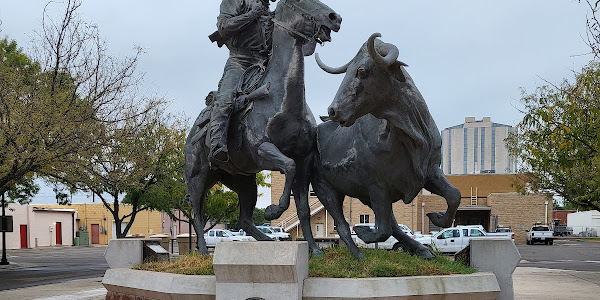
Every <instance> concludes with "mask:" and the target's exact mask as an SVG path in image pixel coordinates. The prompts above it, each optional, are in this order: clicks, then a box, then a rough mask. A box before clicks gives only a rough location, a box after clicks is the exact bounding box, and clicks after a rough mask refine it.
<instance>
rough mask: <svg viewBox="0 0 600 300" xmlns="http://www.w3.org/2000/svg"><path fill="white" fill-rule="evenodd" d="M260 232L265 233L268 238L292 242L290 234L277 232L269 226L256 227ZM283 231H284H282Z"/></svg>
mask: <svg viewBox="0 0 600 300" xmlns="http://www.w3.org/2000/svg"><path fill="white" fill-rule="evenodd" d="M256 228H258V230H260V231H262V232H264V233H265V234H266V235H267V236H268V237H270V238H272V239H274V240H276V241H289V240H291V238H290V234H289V233H287V232H277V231H275V230H273V228H271V227H268V226H256ZM282 231H283V230H282Z"/></svg>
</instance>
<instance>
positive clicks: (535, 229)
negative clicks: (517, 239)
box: [527, 225, 554, 245]
mask: <svg viewBox="0 0 600 300" xmlns="http://www.w3.org/2000/svg"><path fill="white" fill-rule="evenodd" d="M536 242H540V243H544V244H546V245H548V244H550V245H552V244H554V233H553V232H552V230H550V227H548V226H546V225H533V226H532V227H531V229H530V230H527V245H533V244H534V243H536Z"/></svg>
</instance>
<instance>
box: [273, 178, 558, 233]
mask: <svg viewBox="0 0 600 300" xmlns="http://www.w3.org/2000/svg"><path fill="white" fill-rule="evenodd" d="M271 176H272V177H271V203H273V204H277V203H278V202H279V197H280V196H281V194H282V193H283V185H284V182H285V177H284V175H281V174H280V173H278V172H272V173H271ZM446 177H447V178H448V180H449V181H450V183H452V185H454V186H455V187H456V188H458V189H459V190H460V192H461V203H460V206H459V208H458V212H457V213H456V217H455V219H454V225H482V226H483V227H484V228H485V229H486V230H488V231H495V230H496V228H497V227H510V228H511V229H512V231H514V232H515V242H517V243H525V238H526V236H527V232H526V231H525V230H527V229H529V228H530V227H531V225H532V224H534V223H537V222H539V223H546V224H548V223H550V222H551V221H552V220H551V218H552V199H551V198H550V199H548V198H546V197H545V196H544V195H527V196H526V195H521V194H519V193H517V192H516V190H515V188H514V187H513V183H514V182H515V181H516V180H519V178H518V175H516V174H474V175H448V176H446ZM309 206H310V212H311V226H312V230H313V235H314V236H315V237H316V238H333V237H335V236H336V234H337V231H336V228H337V227H336V226H337V224H335V223H334V221H333V218H332V217H331V215H330V214H329V213H328V212H327V210H325V208H324V207H323V205H322V204H321V202H320V201H319V199H317V197H316V196H315V195H314V194H313V193H311V195H310V196H309ZM446 208H447V205H446V200H445V199H444V198H442V197H440V196H437V195H433V194H431V193H430V192H428V191H427V190H423V191H421V193H420V194H419V195H418V196H417V197H415V199H413V201H412V202H411V203H409V204H404V203H403V202H402V201H397V202H396V203H394V204H393V205H392V209H393V211H394V215H395V216H396V220H397V221H398V222H399V223H401V224H404V225H407V226H408V227H410V229H412V230H413V231H420V232H423V233H429V232H430V231H437V230H439V228H438V227H436V226H434V225H433V224H432V223H430V222H429V218H427V213H430V212H439V211H442V212H443V211H446ZM343 211H344V217H345V219H346V221H347V222H348V223H349V224H350V225H351V226H352V225H354V224H357V223H373V222H375V214H374V213H373V211H372V210H371V209H370V208H369V207H367V206H366V205H363V204H362V203H361V202H360V201H359V200H358V199H356V198H350V197H346V199H345V201H344V205H343ZM271 225H272V226H279V227H282V228H283V229H284V230H285V231H286V232H289V233H290V236H291V237H292V238H293V239H300V238H302V230H301V229H300V228H299V226H298V225H299V221H298V216H297V215H296V207H295V204H294V200H293V198H292V201H291V204H290V208H289V209H288V210H286V211H285V212H284V213H283V215H282V216H281V217H280V218H279V219H275V220H273V221H272V222H271Z"/></svg>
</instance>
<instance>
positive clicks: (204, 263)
mask: <svg viewBox="0 0 600 300" xmlns="http://www.w3.org/2000/svg"><path fill="white" fill-rule="evenodd" d="M362 250H363V252H364V253H365V255H366V256H367V259H365V260H361V261H357V260H355V259H353V258H352V257H351V256H350V253H349V252H348V249H346V248H345V247H332V248H326V249H323V251H324V252H325V255H324V257H323V258H314V257H312V258H310V260H309V261H308V264H309V276H311V277H330V278H365V277H400V276H428V275H450V274H471V273H474V272H475V270H473V269H472V268H469V267H467V266H465V265H463V264H461V263H459V262H455V261H452V260H450V259H449V258H448V257H445V256H443V255H437V257H436V258H434V259H431V260H425V259H421V258H419V257H416V256H411V255H409V254H408V253H406V252H401V251H388V250H375V249H362ZM134 269H136V270H146V271H154V272H166V273H175V274H185V275H214V271H213V268H212V256H208V255H200V254H198V253H197V252H194V253H192V254H188V255H185V256H181V257H179V258H177V259H176V260H175V261H172V262H149V263H144V264H141V265H137V266H135V267H134Z"/></svg>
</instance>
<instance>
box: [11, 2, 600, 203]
mask: <svg viewBox="0 0 600 300" xmlns="http://www.w3.org/2000/svg"><path fill="white" fill-rule="evenodd" d="M220 2H221V1H217V0H204V1H198V0H195V1H192V0H185V1H181V0H180V1H164V0H163V1H154V0H118V1H117V0H102V1H99V0H98V1H92V0H86V1H84V4H83V5H82V7H81V13H82V17H83V19H84V20H86V21H87V22H90V23H95V24H97V25H98V27H99V29H100V33H101V35H102V37H103V38H104V39H105V40H106V42H107V45H108V48H109V51H110V53H112V54H113V55H116V56H121V57H122V56H124V55H128V54H133V48H134V47H135V46H141V47H143V48H144V49H145V51H146V54H145V55H144V56H143V57H142V59H141V61H140V64H139V71H141V72H144V73H145V86H144V90H145V91H146V92H148V93H155V92H158V93H159V94H161V95H164V96H165V97H166V98H167V99H169V100H171V104H170V111H171V112H173V113H179V114H181V115H185V116H186V117H187V118H188V119H190V120H193V119H195V117H196V116H197V114H198V113H199V112H200V111H201V110H202V108H204V97H205V96H206V95H207V94H208V92H209V91H211V90H215V89H216V87H217V84H218V81H219V79H220V77H221V75H222V70H223V66H224V63H225V60H226V59H227V56H228V51H227V49H226V48H218V47H217V46H216V45H215V44H211V43H210V41H209V39H208V37H207V36H208V35H209V34H211V33H212V32H213V31H214V30H215V29H216V26H215V23H216V17H217V15H218V13H219V4H220ZM324 2H325V3H326V4H328V5H329V6H330V7H331V8H333V9H334V10H336V11H337V12H338V13H339V14H340V15H341V16H342V18H343V22H342V29H341V30H340V32H338V33H332V39H333V41H332V42H330V43H326V44H325V46H324V47H317V52H319V54H320V55H321V58H322V59H323V60H324V61H325V62H326V63H327V64H329V65H332V66H338V65H342V64H345V63H346V62H347V61H349V60H350V59H351V58H352V57H354V55H355V54H356V52H357V51H358V49H359V47H360V46H361V45H362V44H363V43H364V42H365V41H366V39H367V38H368V37H369V36H370V35H371V34H372V33H373V32H380V33H381V34H382V40H383V41H385V42H388V43H392V44H395V45H396V46H398V48H399V50H400V58H399V59H400V60H402V61H403V62H405V63H407V64H408V65H409V67H408V68H407V71H408V72H409V73H410V74H411V77H412V78H413V80H414V81H415V83H416V85H417V87H418V88H419V90H420V91H421V93H422V94H423V96H424V98H425V100H426V101H427V103H428V106H429V109H430V111H431V113H432V115H433V118H434V120H435V121H436V123H437V126H438V128H439V129H440V130H442V129H444V128H447V127H450V126H454V125H457V124H461V123H463V122H464V118H465V117H466V116H473V117H476V118H477V119H481V118H482V117H484V116H489V117H491V118H492V121H493V122H497V123H503V124H508V125H513V126H514V125H516V124H517V123H518V122H519V121H520V119H521V117H522V116H521V114H519V112H518V110H517V108H518V106H519V105H518V103H519V99H520V95H521V89H522V88H523V89H525V90H526V91H528V92H533V91H534V90H535V88H536V87H537V86H540V85H543V84H545V81H548V82H551V83H560V82H561V81H562V79H563V78H572V74H573V71H574V70H575V71H578V70H580V69H581V67H582V66H584V65H585V64H587V62H588V61H589V60H590V59H591V58H592V57H591V56H590V55H586V54H587V53H589V49H588V48H587V46H586V45H585V42H584V40H585V34H586V31H585V29H586V28H585V21H586V13H587V12H588V9H587V5H586V4H583V3H578V2H577V1H574V0H570V1H569V0H563V1H558V0H535V1H534V0H528V1H522V0H503V1H481V0H470V1H398V0H388V1H355V0H329V1H327V0H326V1H324ZM46 3H47V1H46V0H44V1H39V0H28V1H16V0H0V20H1V21H2V25H0V29H1V30H2V32H0V36H7V37H8V38H10V39H15V40H17V42H18V43H19V45H20V46H22V47H23V48H24V49H25V50H27V49H28V47H29V41H30V40H31V37H32V35H33V31H34V30H38V29H39V28H40V24H41V18H42V11H43V9H44V6H45V5H46ZM271 7H272V9H274V8H275V5H274V4H272V5H271ZM61 8H62V4H61V3H60V2H57V3H53V4H50V6H49V9H50V13H51V14H52V13H58V12H60V10H61ZM342 78H343V75H330V74H327V73H325V72H323V71H321V70H320V69H319V68H318V67H317V65H316V63H315V61H314V58H313V57H309V58H307V59H306V97H307V101H308V104H309V106H310V107H311V109H312V111H313V113H315V115H325V114H326V113H327V112H326V108H327V106H328V105H329V104H330V102H331V100H332V99H333V97H334V95H335V93H336V91H337V88H338V86H339V83H340V82H341V80H342ZM317 119H318V118H317ZM50 192H51V191H50ZM74 199H77V201H74V202H81V201H86V197H85V196H80V197H76V198H74ZM87 201H91V200H89V199H88V200H87ZM268 201H269V200H268V198H267V197H263V199H262V201H261V203H260V204H259V206H265V205H266V204H268ZM35 202H36V203H52V202H54V196H53V195H52V194H51V193H48V192H44V193H42V194H41V195H40V196H38V197H37V198H36V199H35Z"/></svg>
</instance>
